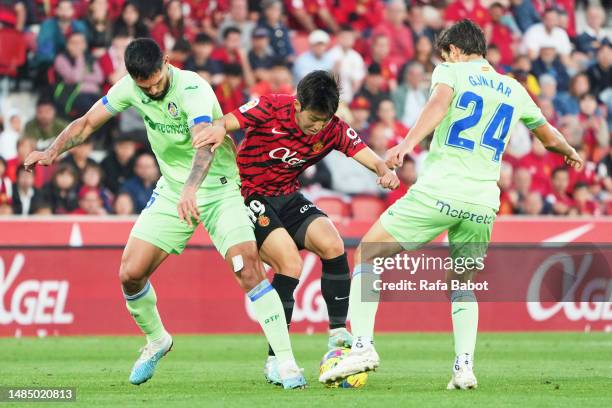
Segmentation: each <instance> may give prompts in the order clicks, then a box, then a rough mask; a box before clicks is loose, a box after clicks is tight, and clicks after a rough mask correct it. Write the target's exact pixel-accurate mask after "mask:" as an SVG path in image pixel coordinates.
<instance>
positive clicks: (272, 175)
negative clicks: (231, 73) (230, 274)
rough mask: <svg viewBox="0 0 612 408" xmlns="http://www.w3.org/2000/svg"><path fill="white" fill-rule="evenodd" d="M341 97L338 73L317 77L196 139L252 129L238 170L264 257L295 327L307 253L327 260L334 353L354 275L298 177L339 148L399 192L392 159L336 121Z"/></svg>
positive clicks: (268, 368) (213, 139)
mask: <svg viewBox="0 0 612 408" xmlns="http://www.w3.org/2000/svg"><path fill="white" fill-rule="evenodd" d="M339 97H340V92H339V88H338V83H337V81H336V79H335V78H334V77H333V76H332V74H330V73H329V72H326V71H313V72H311V73H309V74H308V75H306V76H305V77H304V78H303V79H302V80H301V81H300V82H299V84H298V86H297V95H296V96H291V95H278V94H273V95H267V96H262V97H261V98H259V99H255V100H253V101H251V102H249V103H247V104H245V105H243V106H242V107H240V108H238V109H236V110H234V111H233V112H231V113H228V114H226V115H225V116H223V118H221V119H219V120H216V121H214V122H213V126H211V127H210V128H208V129H206V130H205V131H203V132H202V133H201V134H199V135H196V137H194V139H193V143H194V146H196V147H198V148H201V147H203V146H206V145H208V144H212V145H213V149H216V148H217V146H219V144H220V143H221V142H222V140H223V137H224V135H225V134H226V133H227V132H232V131H234V130H237V129H241V128H247V129H248V130H247V133H246V138H245V139H244V141H243V142H242V144H241V146H240V150H239V152H238V168H239V169H240V177H241V179H242V195H243V196H244V198H245V203H246V204H247V206H248V207H249V210H250V211H251V220H252V221H253V224H254V225H255V237H256V238H257V245H258V247H259V255H260V256H261V258H262V259H263V261H264V262H266V263H267V264H269V265H271V266H272V268H273V269H274V271H275V272H276V274H275V275H274V278H273V280H272V286H273V287H274V288H275V289H276V290H277V292H278V294H279V296H280V298H281V300H282V301H283V306H284V307H285V318H286V320H287V322H288V323H289V322H291V315H292V313H293V305H294V298H293V292H294V290H295V288H296V286H297V285H298V283H299V277H300V274H301V272H302V258H301V257H300V254H299V250H300V249H304V248H305V249H308V250H309V251H311V252H314V253H315V254H317V255H318V256H319V257H320V258H321V262H322V264H323V272H322V275H321V292H322V294H323V298H324V299H325V302H326V304H327V310H328V314H329V327H330V333H329V334H330V335H329V340H328V347H330V348H333V347H338V346H342V345H345V346H349V345H350V344H351V342H352V337H351V335H350V334H349V332H348V331H347V330H346V315H347V312H348V298H349V290H350V270H349V265H348V261H347V257H346V253H345V252H344V244H343V242H342V239H341V238H340V235H339V234H338V231H337V230H336V228H335V226H334V224H333V223H332V222H331V221H330V220H329V218H327V215H326V214H325V213H324V212H323V211H321V210H320V209H318V208H317V207H316V206H315V205H314V204H313V203H311V202H310V201H308V200H307V199H306V198H305V197H304V196H303V195H302V194H301V193H300V192H299V191H298V189H299V187H300V184H299V182H298V176H299V175H300V173H302V172H303V171H304V170H305V169H306V168H308V167H310V166H312V165H313V164H315V163H317V162H318V161H319V160H321V159H322V158H323V157H325V155H327V153H329V152H330V151H331V150H333V149H335V150H339V151H341V152H343V153H344V154H346V155H347V156H350V157H352V158H353V159H355V160H356V161H358V162H359V163H361V164H362V165H364V166H366V167H367V168H369V169H370V170H372V171H373V172H375V173H376V174H377V175H378V183H379V184H380V185H381V186H383V187H385V188H390V189H394V188H397V186H398V185H399V180H398V178H397V176H396V175H395V173H394V172H393V171H391V170H390V169H389V168H388V167H387V166H386V164H385V161H384V160H383V159H381V158H380V157H378V156H377V155H376V153H374V152H373V151H372V150H371V149H370V148H368V147H367V146H366V145H365V144H364V143H363V141H362V140H361V138H360V137H359V135H358V134H357V132H356V131H355V130H353V129H352V128H351V127H350V126H349V125H348V124H346V123H345V122H344V121H342V120H340V119H339V118H338V117H337V116H335V112H336V110H337V109H338V103H339ZM273 349H274V348H273V347H272V348H270V349H269V352H268V359H267V361H266V364H265V368H264V372H265V375H266V378H267V380H268V382H270V383H273V384H278V383H279V376H278V356H275V355H274V353H275V351H274V350H273Z"/></svg>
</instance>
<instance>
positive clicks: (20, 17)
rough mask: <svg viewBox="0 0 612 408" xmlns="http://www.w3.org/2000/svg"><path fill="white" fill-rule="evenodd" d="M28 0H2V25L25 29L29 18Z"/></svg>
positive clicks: (0, 20) (0, 9) (0, 12)
mask: <svg viewBox="0 0 612 408" xmlns="http://www.w3.org/2000/svg"><path fill="white" fill-rule="evenodd" d="M26 7H27V3H26V0H13V1H0V26H1V27H9V28H14V29H15V30H17V31H23V30H24V28H25V24H26V19H27V8H26Z"/></svg>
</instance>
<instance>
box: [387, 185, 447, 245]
mask: <svg viewBox="0 0 612 408" xmlns="http://www.w3.org/2000/svg"><path fill="white" fill-rule="evenodd" d="M440 202H441V201H440V200H437V199H436V198H434V197H432V196H430V195H427V194H424V193H421V192H417V191H409V192H408V193H407V194H406V195H405V196H403V197H402V198H400V199H399V200H397V201H396V202H395V203H394V204H393V205H392V206H390V207H389V208H388V209H387V210H386V211H385V212H384V213H383V214H382V215H381V216H380V224H381V226H382V228H384V230H385V231H387V233H388V234H389V235H391V236H392V237H393V238H394V239H395V241H397V242H398V243H399V244H400V245H401V246H402V247H403V249H405V250H414V249H418V248H420V247H421V246H422V245H424V244H426V243H428V242H430V241H432V240H433V239H434V238H436V237H437V236H438V235H440V234H441V233H442V232H444V231H446V230H447V229H448V228H450V227H452V226H453V225H454V224H456V223H457V222H458V220H456V219H454V218H452V217H450V216H448V215H447V214H446V213H445V212H444V211H441V210H440V208H441V205H440Z"/></svg>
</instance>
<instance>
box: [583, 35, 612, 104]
mask: <svg viewBox="0 0 612 408" xmlns="http://www.w3.org/2000/svg"><path fill="white" fill-rule="evenodd" d="M596 56H597V59H596V61H595V63H594V64H593V65H591V66H590V67H589V69H588V70H587V76H588V78H589V84H590V91H591V93H593V94H594V95H597V96H599V94H601V93H602V92H603V91H604V90H605V89H606V88H610V87H612V43H610V42H605V43H603V44H602V45H601V46H600V47H599V49H598V50H597V54H596Z"/></svg>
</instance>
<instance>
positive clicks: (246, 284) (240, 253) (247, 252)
mask: <svg viewBox="0 0 612 408" xmlns="http://www.w3.org/2000/svg"><path fill="white" fill-rule="evenodd" d="M225 261H226V262H227V263H228V265H229V267H230V270H231V271H232V272H233V274H234V277H235V278H236V280H237V281H238V284H239V285H240V287H241V288H242V289H243V290H244V291H246V292H248V291H250V290H251V289H253V288H254V287H256V286H257V285H258V284H260V283H261V282H262V281H263V280H264V279H265V278H266V272H265V269H264V267H263V264H262V263H261V259H260V258H259V254H258V252H257V245H256V243H255V240H251V241H245V242H240V243H237V244H234V245H232V246H230V247H229V248H228V249H227V252H226V254H225Z"/></svg>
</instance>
